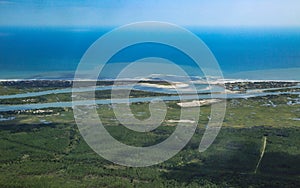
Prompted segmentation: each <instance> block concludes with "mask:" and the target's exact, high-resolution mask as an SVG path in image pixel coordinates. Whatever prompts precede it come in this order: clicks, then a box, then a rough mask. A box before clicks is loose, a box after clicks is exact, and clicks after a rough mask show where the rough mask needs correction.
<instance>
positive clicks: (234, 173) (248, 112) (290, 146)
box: [0, 95, 300, 187]
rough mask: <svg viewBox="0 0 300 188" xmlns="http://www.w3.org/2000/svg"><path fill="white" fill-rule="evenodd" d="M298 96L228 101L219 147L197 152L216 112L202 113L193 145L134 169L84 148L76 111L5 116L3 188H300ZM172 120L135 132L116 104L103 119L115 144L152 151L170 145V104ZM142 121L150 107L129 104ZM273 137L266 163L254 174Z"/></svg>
mask: <svg viewBox="0 0 300 188" xmlns="http://www.w3.org/2000/svg"><path fill="white" fill-rule="evenodd" d="M298 97H299V96H296V95H280V96H272V97H271V96H268V97H260V98H251V99H229V100H228V103H227V112H226V116H225V120H224V125H223V127H222V129H221V131H220V133H219V135H218V137H217V139H216V140H215V141H214V143H213V145H211V147H210V148H209V149H208V150H206V151H205V152H202V153H199V151H198V147H199V143H200V140H201V137H202V134H203V132H204V130H205V125H206V123H207V122H208V116H209V113H210V106H204V107H201V114H200V120H199V125H198V127H197V130H196V133H195V134H194V136H193V137H192V139H191V141H190V142H189V144H188V145H187V146H186V147H185V148H184V149H183V150H182V151H180V152H179V153H178V154H177V155H175V156H174V157H173V158H171V159H169V160H168V161H165V162H164V163H161V164H158V165H155V166H151V167H146V168H130V167H123V166H119V165H115V164H113V163H112V162H109V161H107V160H105V159H103V158H102V157H100V156H99V155H97V154H96V153H95V152H94V151H92V150H91V149H90V147H89V146H88V145H87V144H86V143H85V141H84V140H83V138H82V137H81V135H80V133H79V131H78V129H77V126H76V124H75V122H74V117H73V113H72V109H70V108H53V109H47V110H48V111H44V112H37V113H33V112H34V111H25V112H21V113H17V112H3V113H1V115H2V117H4V118H7V117H15V119H12V120H8V121H0V135H1V136H0V187H300V139H299V136H300V121H299V120H298V119H299V118H300V115H299V114H300V113H299V112H300V106H299V104H295V105H287V103H288V102H289V101H293V100H295V99H296V98H298ZM167 105H168V107H169V108H168V113H167V117H166V121H165V122H163V123H162V125H161V126H160V127H159V128H157V129H156V130H154V131H151V132H148V133H137V132H134V131H131V130H129V129H127V128H125V127H123V126H121V125H120V123H119V122H118V121H117V120H116V119H115V117H114V113H113V111H112V108H111V106H110V105H99V106H98V114H99V116H100V118H101V120H102V122H103V124H104V125H105V126H106V129H107V130H108V131H109V132H110V134H111V135H112V136H113V137H115V138H116V139H118V140H120V141H122V142H123V143H126V144H130V145H135V146H147V145H152V144H155V143H159V142H161V141H162V140H164V139H166V138H167V137H168V136H169V135H170V134H172V132H173V131H174V129H175V128H176V127H175V126H176V123H170V122H167V120H174V119H175V120H176V119H179V115H180V112H179V106H178V105H176V102H175V101H173V102H168V103H167ZM131 109H132V111H133V113H134V114H135V116H136V117H137V118H139V119H144V118H147V117H149V110H148V103H135V104H132V105H131ZM264 137H266V138H267V142H266V148H265V153H264V156H263V158H262V160H261V163H260V165H259V167H258V170H257V173H254V171H255V168H256V165H257V163H258V161H259V158H260V154H261V147H262V145H263V138H264Z"/></svg>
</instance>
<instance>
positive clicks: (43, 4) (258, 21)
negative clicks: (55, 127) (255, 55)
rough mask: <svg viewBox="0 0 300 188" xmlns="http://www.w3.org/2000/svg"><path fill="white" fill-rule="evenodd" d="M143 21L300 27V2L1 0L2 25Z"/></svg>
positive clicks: (270, 0) (115, 23)
mask: <svg viewBox="0 0 300 188" xmlns="http://www.w3.org/2000/svg"><path fill="white" fill-rule="evenodd" d="M138 21H164V22H171V23H174V24H178V25H181V26H217V27H218V26H220V27H223V26H246V27H261V26H263V27H300V1H299V0H285V1H282V0H186V1H183V0H181V1H180V0H152V1H150V0H149V1H145V0H139V1H138V0H101V1H93V0H87V1H83V0H78V1H70V0H61V1H60V0H54V1H37V0H36V1H31V0H23V1H10V0H6V1H2V0H0V26H119V25H124V24H129V23H132V22H138Z"/></svg>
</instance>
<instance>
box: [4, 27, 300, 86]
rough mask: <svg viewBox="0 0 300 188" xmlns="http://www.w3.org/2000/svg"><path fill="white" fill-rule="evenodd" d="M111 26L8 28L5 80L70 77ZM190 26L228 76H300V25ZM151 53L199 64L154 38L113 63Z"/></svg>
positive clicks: (5, 48)
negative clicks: (294, 26)
mask: <svg viewBox="0 0 300 188" xmlns="http://www.w3.org/2000/svg"><path fill="white" fill-rule="evenodd" d="M111 29H113V28H112V27H111V28H67V27H58V28H55V27H45V28H43V27H2V28H0V67H1V69H0V79H45V78H53V79H64V78H66V79H67V78H68V79H70V78H72V77H73V75H74V72H75V70H76V68H77V65H78V63H79V62H80V59H81V57H82V56H83V54H84V52H85V51H86V50H87V49H88V47H89V46H90V45H91V44H92V43H93V42H94V41H95V40H96V39H98V38H99V37H100V36H102V35H103V34H104V33H106V32H109V31H110V30H111ZM187 29H189V30H190V31H192V32H193V33H194V34H196V35H197V36H198V37H199V38H201V39H202V40H203V41H204V42H205V44H206V45H207V46H208V47H209V49H210V50H211V51H212V52H213V54H214V56H215V57H216V59H217V61H218V63H219V65H220V68H221V70H222V72H223V74H224V76H225V77H226V78H235V79H236V78H241V79H280V80H284V79H289V80H300V74H299V73H300V28H193V27H191V28H187ZM149 55H150V56H155V57H156V56H158V57H163V58H167V59H169V60H171V61H173V62H175V63H176V64H178V65H191V66H193V62H192V60H191V59H189V58H188V57H187V56H186V55H185V54H183V53H180V52H176V50H174V49H171V48H168V47H167V46H164V45H157V44H151V43H149V44H141V45H136V46H132V47H129V48H128V49H124V50H123V51H122V52H120V53H118V54H116V55H115V56H114V58H113V59H112V60H111V61H110V62H109V63H112V64H113V63H116V62H130V61H133V60H136V59H139V58H144V57H147V56H149ZM120 69H121V68H120ZM108 75H109V74H108ZM112 75H113V73H112ZM107 77H109V76H107Z"/></svg>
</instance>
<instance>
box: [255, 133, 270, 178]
mask: <svg viewBox="0 0 300 188" xmlns="http://www.w3.org/2000/svg"><path fill="white" fill-rule="evenodd" d="M266 146H267V137H266V136H264V137H263V145H262V148H261V153H260V158H259V160H258V162H257V165H256V168H255V170H254V174H256V172H257V169H258V167H259V165H260V162H261V160H262V158H263V156H264V154H265V150H266Z"/></svg>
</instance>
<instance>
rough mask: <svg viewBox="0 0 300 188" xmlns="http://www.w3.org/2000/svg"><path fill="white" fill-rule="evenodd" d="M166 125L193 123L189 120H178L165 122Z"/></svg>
mask: <svg viewBox="0 0 300 188" xmlns="http://www.w3.org/2000/svg"><path fill="white" fill-rule="evenodd" d="M167 122H168V123H195V121H193V120H189V119H180V120H172V119H171V120H167Z"/></svg>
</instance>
